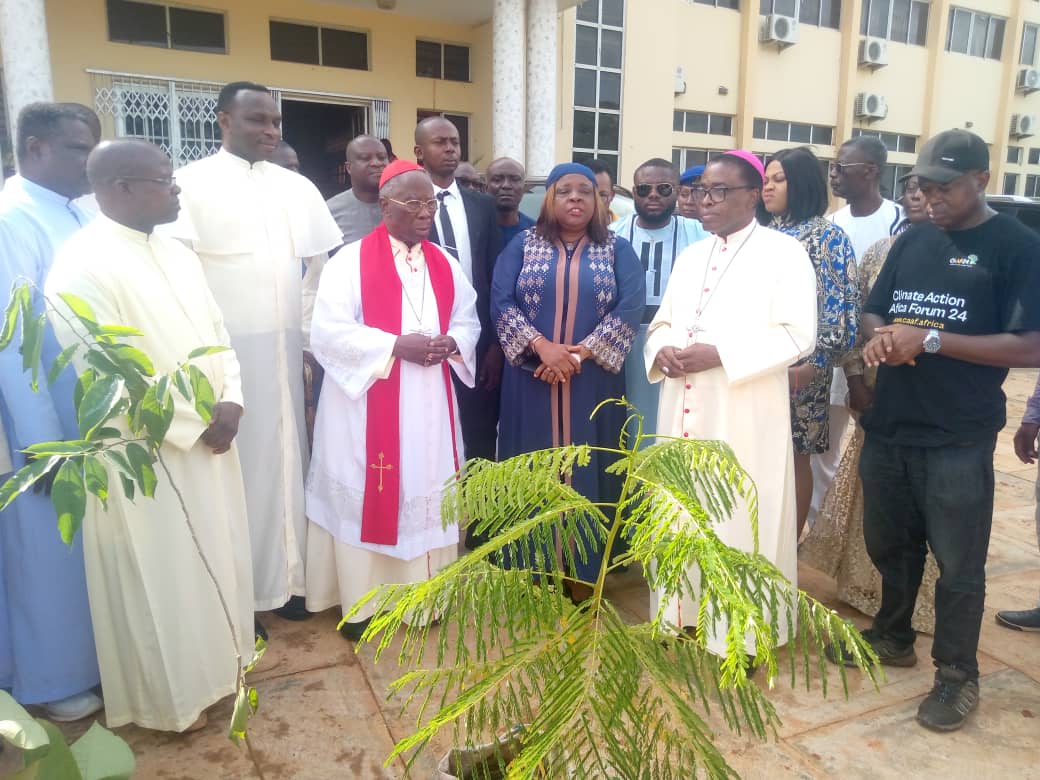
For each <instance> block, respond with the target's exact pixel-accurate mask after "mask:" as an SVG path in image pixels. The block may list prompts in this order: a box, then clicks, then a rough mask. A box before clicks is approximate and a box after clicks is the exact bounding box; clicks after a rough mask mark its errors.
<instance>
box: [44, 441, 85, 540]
mask: <svg viewBox="0 0 1040 780" xmlns="http://www.w3.org/2000/svg"><path fill="white" fill-rule="evenodd" d="M51 503H52V504H54V511H55V512H56V513H57V515H58V531H59V532H60V533H61V538H62V540H63V541H64V542H65V544H72V540H73V539H74V538H75V536H76V532H77V531H79V529H80V526H82V525H83V515H84V513H86V511H87V489H86V485H85V484H84V481H83V461H82V459H81V458H70V459H69V460H67V461H65V462H64V463H62V464H61V468H59V469H58V475H57V476H56V477H55V478H54V485H53V487H51Z"/></svg>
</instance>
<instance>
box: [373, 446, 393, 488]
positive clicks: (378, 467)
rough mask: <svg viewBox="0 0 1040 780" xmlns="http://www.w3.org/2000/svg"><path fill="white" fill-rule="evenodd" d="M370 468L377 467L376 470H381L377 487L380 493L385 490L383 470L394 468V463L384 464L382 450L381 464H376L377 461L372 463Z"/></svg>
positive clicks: (380, 454) (380, 455)
mask: <svg viewBox="0 0 1040 780" xmlns="http://www.w3.org/2000/svg"><path fill="white" fill-rule="evenodd" d="M369 468H370V469H376V470H378V471H379V485H378V486H377V488H376V489H377V490H378V491H379V492H380V493H382V492H383V472H384V471H387V470H389V469H392V468H393V465H392V464H390V463H387V464H386V465H384V464H383V453H381V452H380V453H379V465H376V464H375V463H372V464H370V465H369Z"/></svg>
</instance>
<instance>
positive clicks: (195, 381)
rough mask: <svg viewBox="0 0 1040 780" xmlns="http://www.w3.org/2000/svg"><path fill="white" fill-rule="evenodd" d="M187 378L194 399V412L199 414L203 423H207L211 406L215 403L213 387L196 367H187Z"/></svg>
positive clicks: (211, 409)
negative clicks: (189, 381)
mask: <svg viewBox="0 0 1040 780" xmlns="http://www.w3.org/2000/svg"><path fill="white" fill-rule="evenodd" d="M188 377H189V378H190V379H191V392H192V395H193V396H194V397H195V411H196V412H198V413H199V417H201V418H202V421H203V422H206V423H208V422H209V421H210V419H211V418H212V417H213V404H214V403H216V398H215V397H214V395H213V385H211V384H210V383H209V379H208V378H207V376H206V375H205V374H204V373H202V371H201V370H200V369H199V368H198V366H188Z"/></svg>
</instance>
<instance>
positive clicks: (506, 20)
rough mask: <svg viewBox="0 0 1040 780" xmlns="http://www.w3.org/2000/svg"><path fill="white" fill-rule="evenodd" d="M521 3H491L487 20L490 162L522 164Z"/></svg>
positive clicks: (506, 0) (520, 0)
mask: <svg viewBox="0 0 1040 780" xmlns="http://www.w3.org/2000/svg"><path fill="white" fill-rule="evenodd" d="M525 41H526V38H525V30H524V0H495V8H494V15H493V16H492V18H491V104H492V112H491V149H492V153H491V159H493V160H494V159H497V158H499V157H512V158H513V159H514V160H519V161H520V162H524V156H525V149H524V109H525V106H524V69H525V58H524V50H525V48H526V46H525Z"/></svg>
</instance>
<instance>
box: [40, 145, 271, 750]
mask: <svg viewBox="0 0 1040 780" xmlns="http://www.w3.org/2000/svg"><path fill="white" fill-rule="evenodd" d="M87 172H88V175H89V177H90V183H91V184H92V185H93V187H94V192H95V193H96V195H97V201H98V205H99V206H100V209H101V212H102V215H103V216H99V217H98V218H97V219H95V220H94V221H93V222H92V223H91V224H90V225H89V226H88V227H86V228H84V229H83V230H82V231H80V232H79V233H77V234H76V235H75V236H74V237H73V238H71V239H70V240H69V241H68V242H66V243H65V245H64V246H63V247H62V248H61V250H60V251H59V253H58V256H57V259H56V260H55V263H54V267H53V270H52V271H51V273H50V276H49V277H48V278H47V286H46V291H47V295H48V297H49V298H50V300H51V301H54V302H56V303H55V305H56V306H58V307H62V308H64V307H65V304H64V303H62V302H60V299H59V298H58V295H59V294H60V293H72V294H74V295H77V296H79V297H80V298H82V299H83V300H85V301H86V302H87V303H88V304H89V305H90V306H91V308H92V309H93V310H94V312H95V314H96V315H97V317H98V319H99V321H101V322H104V323H116V324H120V325H127V326H130V327H133V328H137V329H139V330H140V331H141V332H142V333H143V334H144V335H143V336H138V337H133V338H130V339H128V343H131V344H132V345H133V346H135V347H137V348H138V349H141V350H143V351H144V352H145V353H146V354H148V355H149V356H150V357H151V359H152V360H153V362H154V363H155V368H156V372H157V373H159V374H164V373H168V372H170V371H173V370H174V369H176V368H177V366H178V365H179V364H180V363H181V362H183V361H184V360H186V359H187V356H188V354H189V353H190V352H191V351H192V350H194V349H196V348H198V347H203V346H227V345H228V344H229V343H230V341H229V338H228V333H227V331H226V330H225V328H224V323H223V320H222V318H221V314H220V310H219V309H218V308H217V305H216V303H215V301H214V300H213V296H212V295H210V292H209V289H208V287H207V285H206V278H205V276H204V275H203V273H202V268H201V266H200V264H199V260H198V258H197V257H196V256H195V255H194V254H193V253H192V252H191V250H189V249H186V248H185V247H184V245H183V244H181V243H180V242H179V241H175V240H174V239H171V238H168V237H165V236H162V235H157V234H156V233H155V232H154V228H155V226H156V225H157V224H161V223H165V222H170V221H172V220H173V219H175V218H176V216H177V209H178V203H177V192H178V190H177V185H176V184H175V183H174V180H173V176H172V173H173V169H172V167H171V165H170V161H169V159H168V158H167V157H166V155H165V154H163V152H162V151H161V150H160V149H159V148H158V147H156V146H153V145H151V144H149V143H146V142H144V141H136V140H121V141H111V142H106V143H103V144H101V145H100V146H98V147H97V149H95V150H94V152H93V153H92V154H91V156H90V159H89V161H88V164H87ZM66 316H70V315H69V314H68V312H66ZM51 322H52V323H53V325H54V329H55V332H56V333H57V335H58V338H59V340H60V341H61V342H62V343H63V344H65V345H66V346H67V345H69V344H72V343H73V342H74V340H75V339H76V335H75V333H74V332H73V330H72V328H71V327H70V325H69V323H68V322H67V321H66V320H65V319H63V318H62V317H61V316H57V315H56V313H55V312H53V311H52V312H51ZM78 354H79V357H80V359H82V355H83V353H82V351H81V352H80V353H78ZM192 362H193V363H194V365H196V366H198V368H199V369H201V370H202V371H203V372H204V373H205V374H206V376H207V378H208V379H209V380H210V382H211V383H212V385H213V391H214V395H215V397H216V399H217V403H216V404H215V405H214V407H213V416H212V420H211V421H210V423H209V424H208V425H207V424H206V423H205V422H203V420H202V418H201V417H199V415H198V413H197V412H196V411H195V407H194V405H193V404H191V403H188V402H187V401H185V400H184V398H183V397H182V396H180V395H179V394H178V393H176V392H174V393H173V400H174V408H175V413H174V418H173V422H172V424H171V425H170V429H169V431H168V433H167V434H166V440H165V442H164V443H163V445H162V447H161V448H160V454H161V456H162V459H163V461H164V462H165V464H166V466H167V467H168V468H169V471H170V475H171V476H172V478H173V482H174V483H175V484H176V486H177V488H179V490H180V493H181V495H182V496H183V498H184V502H185V503H186V505H187V510H188V515H189V517H190V529H191V530H189V520H188V519H186V518H185V516H184V513H183V512H182V509H181V504H180V501H179V500H178V496H177V493H176V492H175V491H174V488H173V485H171V483H170V479H169V478H168V477H167V475H166V472H165V470H164V469H163V468H162V466H161V465H160V464H159V463H156V464H155V470H156V474H157V476H158V484H157V486H156V489H155V497H154V499H150V498H144V497H141V496H138V497H137V498H136V500H135V501H131V500H130V499H127V498H126V497H124V495H123V491H122V490H120V489H119V487H118V485H119V477H118V474H117V472H116V470H115V468H114V467H113V466H111V465H110V466H109V468H108V471H109V485H110V486H111V490H110V491H109V497H108V508H107V510H106V509H105V508H104V507H103V506H102V505H101V503H100V502H99V501H98V500H97V499H95V498H94V497H93V496H91V497H89V501H88V503H87V512H86V516H85V518H84V522H83V529H82V534H83V555H84V559H85V562H86V573H87V591H88V594H89V596H90V613H91V617H92V619H93V622H94V639H95V642H96V644H97V655H98V665H99V666H100V668H101V685H102V687H103V688H104V691H105V716H106V721H107V723H108V726H109V727H114V726H121V725H123V724H125V723H136V724H138V725H139V726H143V727H145V728H150V729H158V730H162V731H188V730H195V729H198V728H201V727H202V726H203V725H205V722H206V714H205V709H206V708H207V707H209V706H210V705H211V704H214V703H215V702H217V701H218V700H220V699H221V698H223V697H224V696H227V695H228V694H231V693H233V692H234V690H235V683H236V679H237V674H238V668H237V666H236V662H235V656H236V650H237V651H238V652H239V653H240V654H241V655H242V657H243V660H244V661H248V660H250V659H251V658H252V647H253V625H252V623H253V577H252V567H251V564H250V558H249V544H248V528H247V523H246V500H245V491H244V489H243V486H242V470H241V467H240V465H239V460H238V448H237V446H236V445H235V444H234V441H233V440H234V438H235V434H236V432H237V430H238V420H239V418H240V417H241V416H242V410H243V401H242V388H241V380H240V370H239V365H238V360H237V358H236V357H235V353H234V351H231V350H227V351H224V352H220V353H216V354H212V355H208V356H204V357H200V358H196V359H194V360H193V361H192ZM82 367H83V366H82V365H81V366H80V368H81V370H82ZM192 530H193V531H194V534H195V536H196V537H197V539H198V543H199V546H200V547H201V549H202V551H203V553H204V554H205V557H206V559H207V561H208V563H209V566H210V568H211V569H212V571H213V574H214V575H215V577H216V579H217V581H218V583H219V585H220V591H221V593H222V594H223V597H224V600H225V602H226V604H227V607H228V609H229V610H230V614H231V618H232V621H233V623H234V636H233V635H232V630H231V628H230V627H229V626H228V624H227V620H226V618H225V615H224V609H223V607H222V606H221V603H220V599H219V597H218V594H217V592H216V589H215V588H214V585H213V582H212V581H211V579H210V577H209V575H208V574H207V572H206V568H205V566H204V564H203V562H202V560H201V558H200V557H199V554H198V552H197V550H196V547H195V545H194V543H193V541H192Z"/></svg>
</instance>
